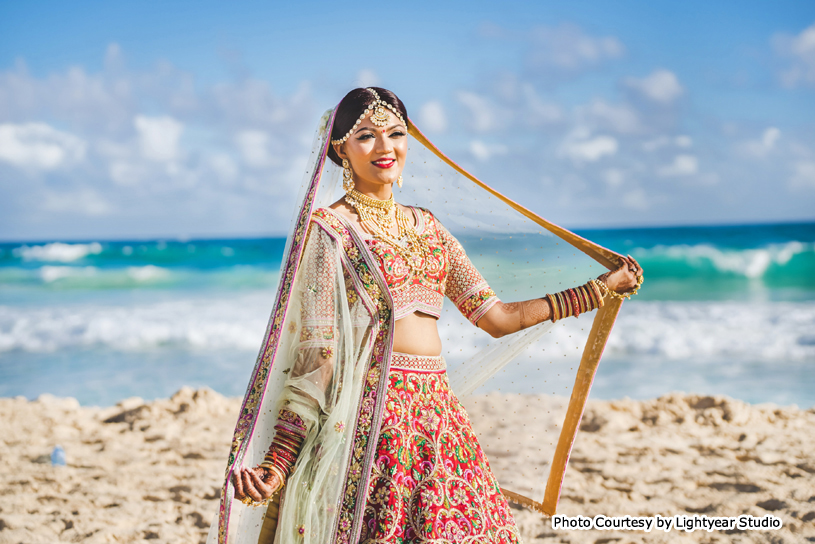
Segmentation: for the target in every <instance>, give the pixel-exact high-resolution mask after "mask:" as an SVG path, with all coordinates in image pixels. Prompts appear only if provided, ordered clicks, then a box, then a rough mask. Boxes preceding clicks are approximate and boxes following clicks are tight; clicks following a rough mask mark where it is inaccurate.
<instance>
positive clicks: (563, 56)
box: [529, 24, 625, 72]
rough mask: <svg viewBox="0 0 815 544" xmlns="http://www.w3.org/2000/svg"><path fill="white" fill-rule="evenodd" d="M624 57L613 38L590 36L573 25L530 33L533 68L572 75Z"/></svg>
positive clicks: (542, 28) (619, 45)
mask: <svg viewBox="0 0 815 544" xmlns="http://www.w3.org/2000/svg"><path fill="white" fill-rule="evenodd" d="M624 53H625V47H623V44H622V43H620V40H618V39H617V38H615V37H614V36H601V37H595V36H590V35H588V34H586V33H585V32H584V31H583V30H582V29H581V28H579V27H577V26H575V25H571V24H563V25H560V26H558V27H555V28H552V27H538V28H536V29H535V30H534V31H533V32H532V50H531V52H530V54H529V64H530V66H531V67H533V68H556V69H559V70H563V71H568V72H576V71H579V70H583V69H586V68H588V67H591V66H595V65H597V64H599V63H601V62H603V61H606V60H611V59H617V58H620V57H622V56H623V54H624Z"/></svg>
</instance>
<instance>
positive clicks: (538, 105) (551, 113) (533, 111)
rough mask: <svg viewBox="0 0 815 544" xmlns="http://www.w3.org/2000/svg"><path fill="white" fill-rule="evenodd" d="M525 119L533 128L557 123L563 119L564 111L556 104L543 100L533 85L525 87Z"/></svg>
mask: <svg viewBox="0 0 815 544" xmlns="http://www.w3.org/2000/svg"><path fill="white" fill-rule="evenodd" d="M523 92H524V97H525V98H526V104H524V106H523V108H524V111H523V113H524V117H525V118H526V120H527V122H529V123H530V124H531V125H533V126H537V125H544V124H550V123H557V122H559V121H561V120H562V119H563V109H562V108H561V107H560V106H559V105H558V104H556V103H554V102H547V101H544V100H542V99H541V98H540V97H539V96H538V94H537V93H536V92H535V89H534V87H532V85H524V87H523Z"/></svg>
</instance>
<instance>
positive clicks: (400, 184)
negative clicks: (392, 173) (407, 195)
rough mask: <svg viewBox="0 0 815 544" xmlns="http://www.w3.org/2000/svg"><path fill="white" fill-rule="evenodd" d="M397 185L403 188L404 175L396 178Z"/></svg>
mask: <svg viewBox="0 0 815 544" xmlns="http://www.w3.org/2000/svg"><path fill="white" fill-rule="evenodd" d="M396 185H398V186H399V187H401V186H402V174H399V177H398V178H396Z"/></svg>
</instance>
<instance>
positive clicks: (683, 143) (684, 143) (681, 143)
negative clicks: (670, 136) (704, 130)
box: [674, 135, 693, 147]
mask: <svg viewBox="0 0 815 544" xmlns="http://www.w3.org/2000/svg"><path fill="white" fill-rule="evenodd" d="M674 144H675V145H676V147H690V146H692V145H693V139H692V138H691V137H690V136H685V135H680V136H677V137H676V138H674Z"/></svg>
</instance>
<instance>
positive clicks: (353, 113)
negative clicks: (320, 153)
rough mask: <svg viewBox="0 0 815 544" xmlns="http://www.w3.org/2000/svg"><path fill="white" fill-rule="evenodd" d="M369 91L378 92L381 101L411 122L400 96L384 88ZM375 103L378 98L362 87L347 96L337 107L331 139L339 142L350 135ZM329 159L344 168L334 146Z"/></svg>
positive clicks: (330, 148)
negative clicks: (352, 129) (365, 112)
mask: <svg viewBox="0 0 815 544" xmlns="http://www.w3.org/2000/svg"><path fill="white" fill-rule="evenodd" d="M369 89H373V90H374V91H376V93H377V94H378V95H379V99H380V100H382V101H383V102H387V103H388V104H390V105H391V106H393V107H394V108H396V111H398V112H399V113H400V114H401V115H402V118H403V119H404V120H405V121H406V122H409V121H408V114H407V109H406V108H405V105H404V104H403V103H402V101H401V100H399V97H398V96H396V95H395V94H393V93H392V92H391V91H389V90H387V89H383V88H382V87H369ZM375 101H376V98H374V95H373V94H371V92H370V91H368V89H365V88H362V87H360V88H358V89H354V90H352V91H350V92H349V93H348V94H346V95H345V97H344V98H343V99H342V100H341V101H340V105H339V106H337V113H336V115H335V116H334V128H333V129H331V139H332V140H339V139H340V138H342V137H343V136H345V135H346V134H348V131H349V130H351V127H353V126H354V123H356V122H357V119H359V116H360V115H362V112H364V111H365V109H366V108H367V107H368V106H369V105H370V104H371V103H372V102H375ZM328 158H329V159H331V160H332V161H333V162H334V164H336V165H337V166H342V159H341V158H340V156H339V155H337V152H336V151H334V146H333V145H330V146H329V147H328Z"/></svg>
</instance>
